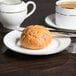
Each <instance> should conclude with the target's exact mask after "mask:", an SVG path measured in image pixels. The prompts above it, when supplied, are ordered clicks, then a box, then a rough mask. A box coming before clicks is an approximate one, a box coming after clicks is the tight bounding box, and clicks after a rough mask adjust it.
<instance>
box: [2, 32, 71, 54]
mask: <svg viewBox="0 0 76 76" xmlns="http://www.w3.org/2000/svg"><path fill="white" fill-rule="evenodd" d="M20 36H21V32H19V31H11V32H9V33H8V34H7V35H5V37H4V39H3V41H4V44H5V45H6V46H7V47H8V48H9V49H11V50H12V51H15V52H18V53H22V54H29V55H49V54H55V53H59V52H61V51H63V50H64V49H65V48H66V47H68V46H69V45H70V43H71V39H70V38H53V40H52V42H51V43H50V44H49V45H48V46H47V47H46V48H43V49H39V50H31V49H26V48H23V47H21V44H20V41H19V39H20Z"/></svg>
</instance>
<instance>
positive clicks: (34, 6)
mask: <svg viewBox="0 0 76 76" xmlns="http://www.w3.org/2000/svg"><path fill="white" fill-rule="evenodd" d="M29 4H32V5H33V9H32V10H31V11H30V12H29V13H28V14H27V15H26V18H27V17H29V16H30V15H32V14H33V13H34V12H35V10H36V4H35V2H33V1H29V2H27V3H26V6H27V7H28V5H29Z"/></svg>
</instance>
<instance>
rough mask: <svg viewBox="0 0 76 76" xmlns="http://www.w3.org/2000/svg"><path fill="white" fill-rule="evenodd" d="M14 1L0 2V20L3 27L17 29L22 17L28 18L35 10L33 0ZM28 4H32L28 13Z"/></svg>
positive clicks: (22, 19)
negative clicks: (25, 0)
mask: <svg viewBox="0 0 76 76" xmlns="http://www.w3.org/2000/svg"><path fill="white" fill-rule="evenodd" d="M12 1H13V0H12ZM16 1H17V0H16ZM14 2H15V0H14ZM14 2H13V3H9V2H8V3H7V2H0V22H1V23H2V24H3V27H5V28H8V29H18V28H19V27H20V25H21V23H22V22H23V21H24V19H26V18H28V17H29V16H30V15H32V14H33V13H34V12H35V10H36V4H35V2H33V1H28V2H24V1H21V2H19V3H17V2H15V3H14ZM30 4H32V5H33V9H32V10H31V11H30V12H29V13H28V6H29V5H30Z"/></svg>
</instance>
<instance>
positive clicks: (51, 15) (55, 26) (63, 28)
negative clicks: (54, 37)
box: [45, 13, 76, 31]
mask: <svg viewBox="0 0 76 76" xmlns="http://www.w3.org/2000/svg"><path fill="white" fill-rule="evenodd" d="M53 16H55V13H53V14H50V15H48V16H46V17H45V22H46V24H48V26H52V27H54V28H58V29H62V30H71V31H76V29H69V28H65V27H59V26H57V25H56V24H55V25H51V24H49V23H48V22H47V18H48V17H53ZM54 19H55V17H54ZM51 21H52V20H51ZM53 23H54V22H53Z"/></svg>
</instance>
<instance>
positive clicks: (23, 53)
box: [3, 30, 71, 55]
mask: <svg viewBox="0 0 76 76" xmlns="http://www.w3.org/2000/svg"><path fill="white" fill-rule="evenodd" d="M15 31H17V30H14V31H11V32H15ZM11 32H9V33H7V34H6V35H5V36H4V38H3V42H4V44H5V46H6V47H7V48H8V49H10V50H12V51H14V52H17V53H21V54H27V55H52V54H57V53H60V52H62V51H63V50H64V49H65V48H67V47H68V46H69V45H70V43H71V38H68V39H69V43H68V45H67V47H65V48H63V49H60V50H58V51H57V52H54V53H52V54H51V53H49V54H28V53H22V52H19V51H16V50H13V49H11V48H9V47H8V46H7V44H6V43H5V38H6V37H7V36H8V35H9V34H10V33H11ZM18 32H19V31H18ZM60 39H61V38H60Z"/></svg>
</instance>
